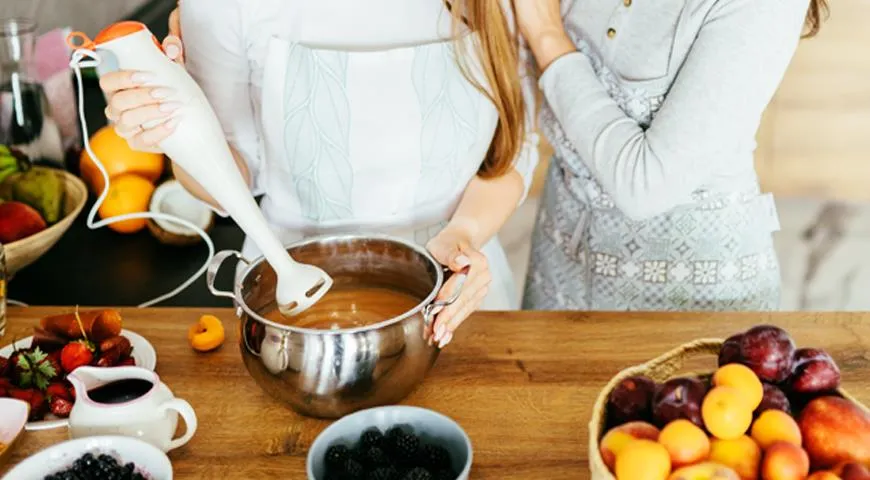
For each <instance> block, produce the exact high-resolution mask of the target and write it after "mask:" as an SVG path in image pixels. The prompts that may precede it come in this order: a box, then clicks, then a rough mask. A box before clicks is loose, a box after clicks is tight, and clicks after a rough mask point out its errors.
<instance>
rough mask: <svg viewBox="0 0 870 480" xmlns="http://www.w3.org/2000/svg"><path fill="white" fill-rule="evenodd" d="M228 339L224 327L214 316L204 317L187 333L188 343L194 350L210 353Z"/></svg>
mask: <svg viewBox="0 0 870 480" xmlns="http://www.w3.org/2000/svg"><path fill="white" fill-rule="evenodd" d="M225 339H226V333H225V332H224V325H223V323H221V321H220V319H219V318H217V317H215V316H214V315H203V316H201V317H199V321H198V322H196V323H195V324H193V325H191V326H190V329H188V331H187V341H188V342H190V346H191V347H193V349H194V350H197V351H199V352H208V351H210V350H214V349H216V348H218V347H219V346H221V345H222V344H223V343H224V340H225Z"/></svg>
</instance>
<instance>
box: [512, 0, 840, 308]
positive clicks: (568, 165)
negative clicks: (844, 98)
mask: <svg viewBox="0 0 870 480" xmlns="http://www.w3.org/2000/svg"><path fill="white" fill-rule="evenodd" d="M514 3H515V5H516V7H517V19H518V23H519V25H520V29H521V31H522V33H523V35H524V36H525V39H526V43H527V44H528V45H529V47H530V49H531V51H532V52H533V54H534V58H535V59H536V61H537V62H536V63H537V66H538V69H539V70H540V71H541V75H540V80H539V83H540V87H541V90H542V93H543V97H544V98H545V100H546V102H545V104H544V105H543V107H542V109H541V115H540V125H541V130H542V131H543V132H544V133H545V134H546V136H547V138H548V140H549V141H550V143H551V144H552V145H553V147H554V150H555V155H554V157H553V161H552V163H551V165H550V172H549V178H548V183H547V185H546V191H545V194H544V199H543V207H542V209H541V211H540V213H539V215H538V219H537V225H536V228H535V231H534V236H533V247H532V256H531V263H530V266H529V273H528V279H527V282H526V291H525V298H524V304H523V306H524V308H531V309H541V310H545V309H560V310H561V309H578V310H771V309H776V308H778V306H779V292H780V274H779V264H778V261H777V256H776V252H775V251H774V248H773V239H772V232H774V231H776V230H777V229H778V221H777V216H776V211H775V207H774V203H773V200H772V197H771V196H770V195H764V194H761V193H760V190H759V182H758V178H757V175H756V172H755V168H754V155H753V152H754V149H755V135H756V131H757V129H758V125H759V123H760V121H761V116H762V113H763V112H764V110H765V108H766V106H767V104H768V102H769V101H770V99H771V97H772V96H773V94H774V92H775V91H776V89H777V87H778V85H779V83H780V81H781V80H782V78H783V75H784V73H785V71H786V69H787V67H788V65H789V63H790V61H791V58H792V56H793V55H794V52H795V49H796V48H797V45H798V41H799V39H800V37H801V34H802V32H803V31H804V30H803V29H804V27H805V24H806V25H808V26H809V31H811V32H812V31H814V30H817V28H818V23H819V20H820V18H821V12H822V10H823V6H824V2H823V1H822V0H762V1H758V0H728V1H719V0H656V1H632V0H612V1H604V0H601V1H594V2H589V1H585V2H584V1H580V0H563V1H561V2H560V1H559V0H515V2H514Z"/></svg>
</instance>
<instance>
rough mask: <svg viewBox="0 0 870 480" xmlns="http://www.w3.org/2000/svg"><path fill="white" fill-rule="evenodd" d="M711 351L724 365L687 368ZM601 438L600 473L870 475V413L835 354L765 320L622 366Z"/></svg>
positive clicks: (751, 479) (621, 478)
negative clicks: (799, 342) (847, 385)
mask: <svg viewBox="0 0 870 480" xmlns="http://www.w3.org/2000/svg"><path fill="white" fill-rule="evenodd" d="M702 357H710V358H717V359H718V362H717V363H718V366H717V368H716V369H715V370H712V371H706V372H702V373H697V372H691V373H690V372H683V369H684V365H686V364H687V363H688V362H689V361H693V360H696V359H699V358H702ZM589 447H590V448H589V468H590V470H591V473H592V478H593V479H594V480H614V479H615V480H629V479H630V480H695V479H701V478H703V479H708V480H755V479H763V480H793V479H794V480H838V479H840V480H851V479H870V410H868V409H867V407H865V406H864V405H862V404H861V403H860V402H858V401H857V400H856V399H854V398H852V397H851V396H849V394H848V393H846V392H845V391H843V390H842V389H840V370H839V367H838V366H837V364H836V362H835V361H834V360H833V358H831V356H830V355H828V354H827V353H826V352H824V351H823V350H820V349H816V348H796V346H795V343H794V341H793V340H792V339H791V337H790V336H789V335H788V333H787V332H785V331H784V330H782V329H780V328H778V327H775V326H771V325H759V326H756V327H753V328H751V329H749V330H747V331H745V332H742V333H739V334H736V335H734V336H731V337H729V338H728V339H726V340H724V341H723V340H721V339H701V340H696V341H694V342H691V343H688V344H685V345H682V346H680V347H678V348H676V349H674V350H672V351H670V352H667V353H665V354H664V355H662V356H660V357H658V358H656V359H653V360H651V361H649V362H647V363H645V364H642V365H637V366H634V367H630V368H628V369H625V370H623V371H622V372H620V373H619V374H617V375H616V376H615V377H614V378H613V379H611V381H610V382H609V383H608V385H607V387H606V388H605V389H604V390H603V391H602V392H601V394H600V395H599V397H598V399H597V400H596V402H595V406H594V408H593V413H592V420H591V422H590V424H589Z"/></svg>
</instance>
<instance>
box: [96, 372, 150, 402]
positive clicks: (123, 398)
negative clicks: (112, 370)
mask: <svg viewBox="0 0 870 480" xmlns="http://www.w3.org/2000/svg"><path fill="white" fill-rule="evenodd" d="M152 388H154V384H153V383H151V382H149V381H148V380H142V379H141V378H126V379H124V380H117V381H114V382H109V383H107V384H105V385H100V386H99V387H96V388H92V389H90V390H88V397H89V398H90V399H91V400H93V401H94V402H97V403H108V404H113V403H124V402H129V401H131V400H136V399H137V398H139V397H142V396H144V395H145V394H146V393H148V392H149V391H151V389H152Z"/></svg>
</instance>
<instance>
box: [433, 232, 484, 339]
mask: <svg viewBox="0 0 870 480" xmlns="http://www.w3.org/2000/svg"><path fill="white" fill-rule="evenodd" d="M471 237H472V235H471V234H470V233H469V232H467V231H466V230H465V229H462V228H460V227H457V226H451V225H448V226H447V227H446V228H445V229H444V230H442V231H441V233H439V234H438V235H436V236H435V238H433V239H432V240H430V241H429V243H428V244H427V245H426V249H427V250H429V252H430V253H431V254H432V256H433V257H435V260H437V261H438V262H439V263H441V264H442V265H445V266H446V267H447V268H449V269H450V270H451V271H452V272H454V275H452V276H451V277H450V278H449V279H448V280H447V281H446V282H445V283H444V286H443V287H442V288H441V291H440V292H438V297H437V298H436V301H444V300H447V299H449V298H450V297H452V296H453V295H454V294H455V293H456V292H457V291H460V294H459V298H457V299H456V301H455V302H453V303H452V304H450V305H448V306H446V307H444V309H443V310H440V311H438V310H436V311H435V312H434V313H435V321H434V322H432V326H431V328H430V329H429V330H428V331H427V332H426V336H427V339H428V340H429V342H430V343H432V342H435V343H437V344H438V348H444V347H445V346H447V344H448V343H450V341H451V340H452V339H453V332H455V331H456V329H457V328H459V325H461V324H462V322H463V321H465V319H466V318H468V316H469V315H471V314H472V313H473V312H474V311H475V310H477V308H478V307H480V304H481V303H482V302H483V299H484V297H486V294H487V293H488V292H489V283H490V281H491V280H492V277H491V276H490V273H489V265H488V264H487V260H486V256H484V255H483V253H481V252H480V251H479V250H478V249H476V248H474V246H473V244H472V242H471ZM462 274H465V275H464V276H463V275H462Z"/></svg>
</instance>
